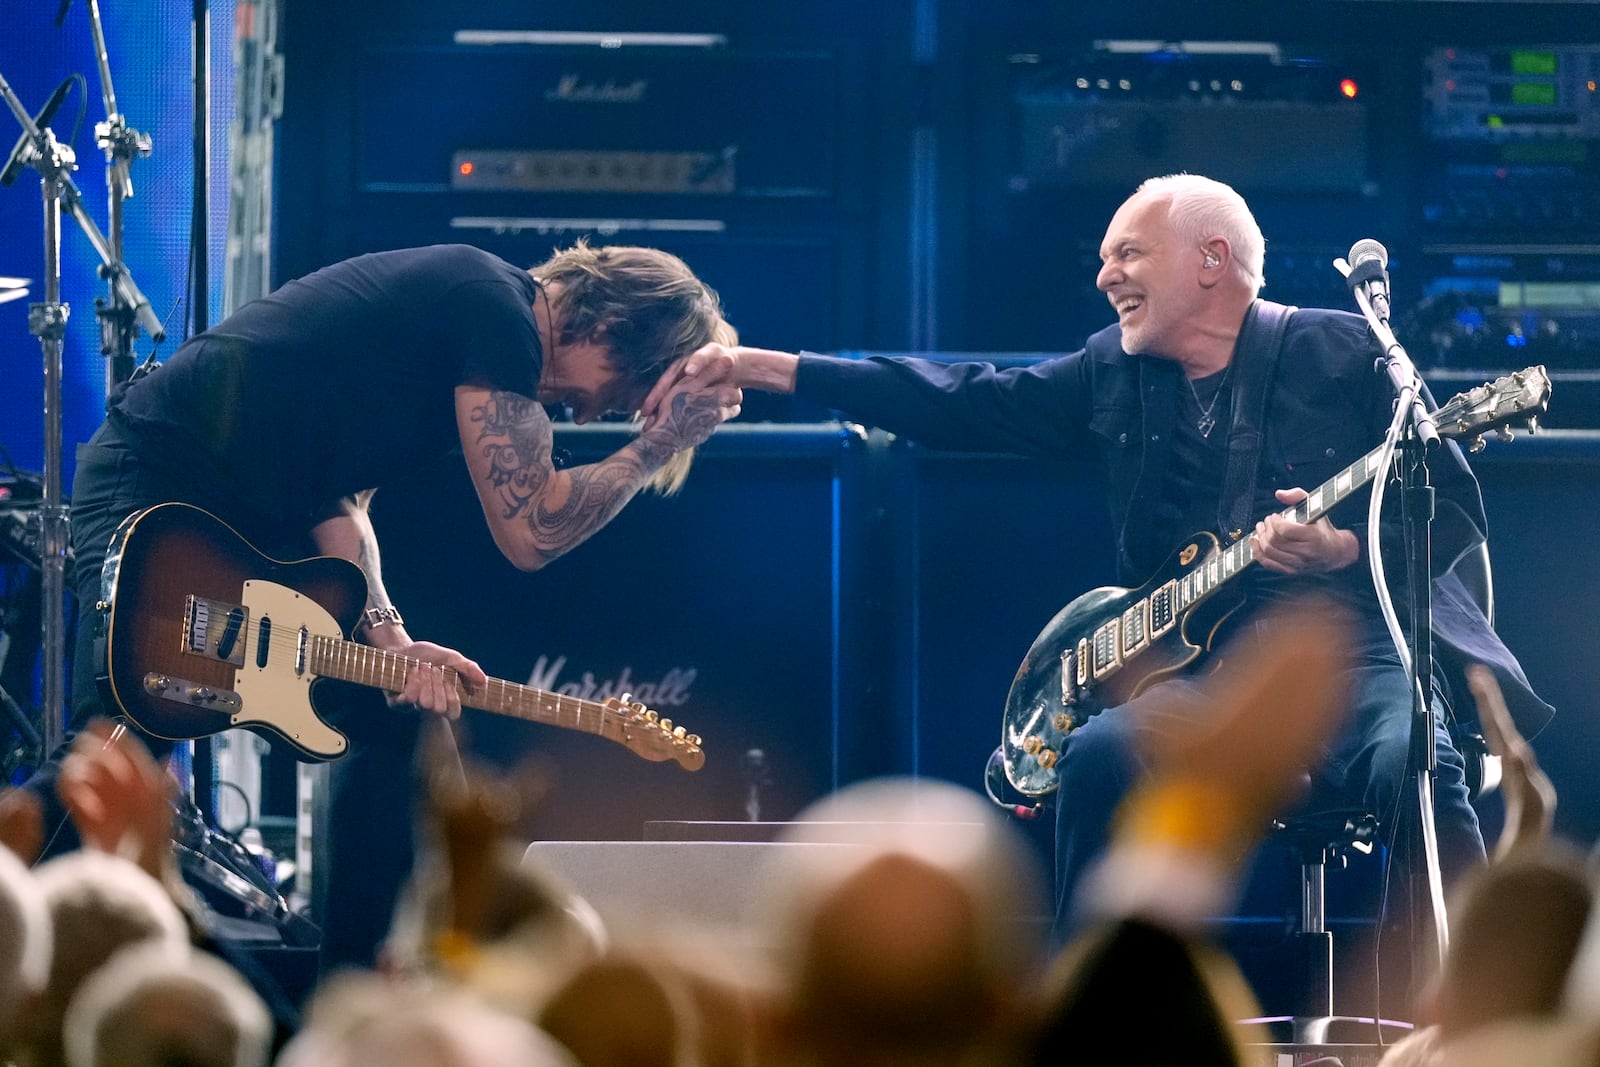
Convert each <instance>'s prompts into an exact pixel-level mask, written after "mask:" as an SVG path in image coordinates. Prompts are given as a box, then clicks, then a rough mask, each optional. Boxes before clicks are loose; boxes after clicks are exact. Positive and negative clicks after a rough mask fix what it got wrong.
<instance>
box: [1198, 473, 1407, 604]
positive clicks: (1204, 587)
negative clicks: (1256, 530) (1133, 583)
mask: <svg viewBox="0 0 1600 1067" xmlns="http://www.w3.org/2000/svg"><path fill="white" fill-rule="evenodd" d="M1382 461H1383V447H1382V446H1381V445H1380V446H1379V447H1377V448H1374V449H1373V450H1372V451H1371V452H1368V453H1367V454H1366V455H1364V456H1362V457H1361V458H1360V459H1358V460H1356V461H1355V462H1354V463H1352V464H1350V466H1348V467H1346V468H1345V469H1344V470H1342V471H1340V472H1339V473H1338V474H1335V475H1334V476H1333V477H1332V478H1330V479H1328V480H1327V481H1326V482H1323V483H1322V484H1321V485H1319V486H1317V487H1316V488H1315V489H1313V490H1311V492H1310V494H1309V495H1308V496H1307V497H1306V498H1305V499H1304V500H1302V501H1301V502H1300V503H1298V504H1295V505H1294V506H1293V507H1290V508H1285V509H1284V510H1283V511H1281V512H1279V514H1280V515H1281V516H1283V517H1284V518H1286V519H1289V520H1290V521H1292V522H1299V523H1306V522H1315V521H1316V520H1318V519H1320V518H1321V517H1322V516H1324V515H1326V514H1327V513H1328V512H1329V511H1332V510H1333V508H1334V506H1335V505H1337V504H1338V503H1339V502H1340V501H1342V500H1344V499H1345V498H1346V497H1348V496H1349V495H1350V494H1351V493H1354V492H1355V491H1356V490H1357V489H1360V488H1361V487H1362V486H1364V485H1366V484H1367V483H1368V482H1370V481H1372V479H1373V478H1375V477H1377V474H1378V470H1379V464H1381V463H1382ZM1255 560H1256V554H1255V550H1254V549H1253V548H1251V546H1250V538H1249V536H1244V537H1241V538H1239V540H1237V541H1235V542H1234V543H1233V544H1231V545H1229V546H1228V547H1227V548H1225V549H1223V550H1222V551H1220V552H1218V553H1216V555H1215V556H1214V557H1212V559H1211V561H1210V562H1209V563H1207V564H1206V565H1205V566H1203V567H1201V568H1199V569H1198V570H1196V571H1195V572H1194V574H1193V575H1192V578H1193V588H1192V592H1191V595H1190V596H1188V597H1184V598H1182V599H1183V600H1184V601H1185V606H1187V605H1190V604H1195V603H1198V602H1199V601H1201V600H1203V599H1204V598H1205V597H1207V596H1209V595H1210V594H1211V593H1213V592H1214V591H1216V590H1217V589H1218V588H1220V587H1221V586H1222V584H1223V583H1224V582H1226V581H1228V580H1229V579H1231V578H1233V577H1234V576H1235V575H1237V574H1238V573H1239V572H1240V571H1242V570H1244V569H1245V568H1246V567H1248V566H1249V565H1250V564H1252V563H1254V562H1255ZM1185 581H1188V579H1185Z"/></svg>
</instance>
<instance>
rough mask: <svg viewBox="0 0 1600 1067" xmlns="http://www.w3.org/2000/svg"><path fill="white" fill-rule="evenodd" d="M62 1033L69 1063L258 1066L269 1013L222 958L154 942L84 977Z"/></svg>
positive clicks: (264, 1053)
mask: <svg viewBox="0 0 1600 1067" xmlns="http://www.w3.org/2000/svg"><path fill="white" fill-rule="evenodd" d="M63 1034H64V1043H65V1050H66V1061H67V1064H68V1067H173V1065H175V1064H181V1065H183V1067H263V1065H264V1064H265V1063H266V1062H267V1060H268V1056H269V1054H270V1045H271V1041H272V1017H271V1015H270V1013H269V1012H268V1010H267V1006H266V1004H264V1003H263V1002H262V1000H261V998H260V997H259V996H257V995H256V993H255V991H254V990H253V989H251V988H250V986H249V984H248V983H247V982H245V980H244V978H243V977H242V976H241V975H240V974H239V973H238V972H237V971H235V970H234V969H233V968H232V967H230V966H228V965H227V964H226V963H223V962H222V961H221V960H219V959H217V958H216V957H214V956H208V955H206V954H205V953H202V952H182V953H175V952H173V951H172V950H171V948H170V947H169V946H168V945H166V944H163V943H160V942H156V943H151V944H141V945H135V946H133V947H131V948H127V949H123V950H122V951H121V952H118V953H117V954H116V955H115V956H113V957H112V958H111V959H110V960H109V961H108V962H107V963H106V964H105V966H103V967H101V968H100V969H99V970H97V971H95V972H94V973H93V974H91V975H90V976H89V977H88V978H87V979H85V980H84V983H83V986H82V988H81V989H79V991H78V993H77V995H75V996H74V997H73V998H72V1002H71V1003H70V1004H69V1005H68V1006H67V1013H66V1018H65V1022H64V1025H63Z"/></svg>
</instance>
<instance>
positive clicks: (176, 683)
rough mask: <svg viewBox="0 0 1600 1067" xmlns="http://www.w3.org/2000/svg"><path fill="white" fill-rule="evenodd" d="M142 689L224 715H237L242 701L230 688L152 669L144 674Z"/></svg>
mask: <svg viewBox="0 0 1600 1067" xmlns="http://www.w3.org/2000/svg"><path fill="white" fill-rule="evenodd" d="M144 691H145V692H146V693H149V694H150V695H151V696H154V697H160V698H161V699H162V700H171V701H174V702H175V703H178V704H187V705H189V706H190V707H196V708H206V709H207V710H209V711H216V712H221V713H223V714H226V715H237V714H238V713H239V709H240V708H241V707H243V706H244V702H243V701H242V700H240V699H239V694H238V693H235V692H234V691H233V690H231V689H218V688H216V687H215V686H210V685H201V684H200V683H198V682H191V681H189V680H188V679H186V678H173V677H171V676H169V675H165V674H157V673H155V672H154V671H152V672H150V673H149V674H147V675H145V676H144Z"/></svg>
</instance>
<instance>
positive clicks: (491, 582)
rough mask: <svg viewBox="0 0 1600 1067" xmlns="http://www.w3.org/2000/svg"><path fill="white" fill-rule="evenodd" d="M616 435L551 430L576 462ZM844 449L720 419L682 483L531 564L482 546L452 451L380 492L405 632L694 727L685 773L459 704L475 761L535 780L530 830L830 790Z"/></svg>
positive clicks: (634, 833) (756, 814) (794, 799)
mask: <svg viewBox="0 0 1600 1067" xmlns="http://www.w3.org/2000/svg"><path fill="white" fill-rule="evenodd" d="M630 436H631V431H628V430H627V429H625V428H623V427H618V426H614V425H609V426H608V425H605V424H597V425H592V426H587V427H576V428H569V427H562V428H560V429H559V430H558V433H557V439H556V443H557V447H559V448H564V449H567V450H568V451H569V452H570V453H571V459H572V462H574V463H582V462H587V461H590V460H593V459H596V458H599V457H600V456H603V455H608V454H610V453H611V452H612V451H614V450H615V449H616V448H618V447H620V446H621V444H622V443H624V442H625V441H626V440H628V439H629V438H630ZM860 452H861V444H860V439H859V438H858V437H856V436H855V435H852V434H849V433H847V432H845V431H843V430H842V429H841V427H839V426H838V425H837V424H823V425H814V426H806V427H791V426H784V427H778V426H731V427H725V428H724V429H723V430H722V431H721V432H719V433H718V434H717V435H716V436H715V437H713V438H712V440H711V441H710V442H708V443H707V445H706V446H704V447H703V448H702V450H701V453H700V455H698V456H697V457H696V462H695V469H694V471H693V472H692V473H691V474H690V476H689V480H688V483H687V484H686V485H685V487H684V489H683V490H682V492H681V493H680V494H679V495H678V496H676V497H674V498H661V497H656V496H652V495H650V494H643V495H641V496H640V497H638V498H636V499H635V500H634V501H633V502H632V503H631V504H629V506H628V507H626V508H625V509H624V510H623V512H622V513H621V515H620V516H619V517H618V518H617V519H615V520H614V521H612V522H611V523H610V524H609V525H607V526H606V527H605V528H603V529H602V530H600V531H599V532H598V533H597V534H596V535H595V536H594V537H592V538H591V539H590V540H588V541H587V542H585V543H584V544H582V545H580V546H579V547H577V548H576V549H574V550H572V551H571V552H570V553H568V554H567V555H566V556H564V557H562V558H561V559H560V560H558V561H556V562H555V563H553V564H552V565H550V566H549V567H547V568H545V569H543V570H540V571H537V572H535V573H532V574H522V573H519V572H517V571H516V570H514V569H513V568H512V567H511V566H510V564H508V563H506V562H505V561H504V560H503V559H502V558H501V556H500V554H499V552H498V551H497V550H496V549H495V547H494V545H493V544H492V542H491V541H490V539H489V535H488V532H487V530H486V529H485V528H484V524H483V522H482V520H481V519H480V518H479V517H478V512H479V505H478V502H477V499H476V497H475V496H474V495H473V492H472V488H471V486H470V485H469V483H468V479H467V477H466V472H465V470H464V469H463V468H462V467H461V461H460V460H459V459H457V460H455V461H454V462H453V463H451V464H446V465H441V466H440V467H439V469H437V470H433V471H430V472H427V473H426V475H425V476H423V477H421V478H419V479H418V481H417V483H416V484H415V485H413V486H408V487H394V488H389V489H386V490H385V491H384V492H382V493H379V494H378V496H377V498H376V499H375V501H374V505H373V508H374V521H375V523H376V524H377V526H378V532H379V538H380V541H381V543H382V544H383V550H384V573H385V576H386V582H387V584H388V587H389V591H390V592H391V594H392V595H393V597H394V599H395V602H396V603H397V604H400V605H402V606H403V610H404V611H405V613H406V618H407V621H408V624H409V626H410V628H411V630H412V632H413V633H414V634H415V635H416V636H418V637H419V638H425V639H428V640H433V641H437V642H440V643H442V644H446V645H450V646H452V647H455V648H459V649H461V650H462V651H463V652H464V653H466V654H467V655H469V656H471V657H473V658H474V659H476V660H477V661H478V662H479V663H480V664H481V665H482V666H483V668H484V670H486V671H487V672H488V673H489V674H490V675H491V676H493V677H498V678H505V679H508V680H511V681H517V682H524V683H528V684H531V685H533V686H534V687H536V688H539V689H544V690H551V691H555V692H558V693H562V694H567V695H571V696H576V697H580V698H583V699H587V700H604V699H605V698H606V697H608V696H620V695H621V694H623V693H629V694H631V695H632V697H633V699H635V700H638V701H640V702H642V703H644V704H646V705H648V706H649V707H651V708H652V709H653V710H655V711H657V712H658V713H659V714H660V715H662V716H664V717H666V718H670V719H672V720H673V721H674V723H675V724H677V725H681V726H683V727H684V728H685V729H686V730H687V731H688V732H691V733H695V734H699V735H700V736H701V737H702V739H703V742H704V750H705V754H706V758H705V765H704V767H703V768H702V769H700V770H699V771H697V772H694V773H690V772H688V771H685V770H682V769H680V768H679V767H678V766H677V765H676V764H675V763H673V762H671V761H667V762H649V761H647V760H645V759H641V758H640V757H639V756H638V755H635V754H634V753H633V752H631V751H629V750H628V749H626V748H624V747H622V746H620V745H617V744H613V743H611V742H609V741H606V740H603V739H601V738H599V737H595V736H593V735H590V734H587V733H583V732H579V731H575V730H561V729H556V728H553V727H548V726H542V725H538V724H532V723H527V722H522V721H520V720H516V719H508V718H502V717H499V716H494V715H490V714H488V713H482V712H474V711H468V712H466V713H465V714H464V716H463V719H462V724H461V725H462V729H463V732H464V734H465V736H466V749H467V751H468V754H469V755H470V756H471V757H472V758H476V759H479V760H484V761H488V762H491V763H493V764H496V765H500V766H510V765H514V764H516V763H517V762H518V761H519V760H521V759H522V758H524V757H529V758H532V759H533V760H535V761H536V762H537V763H538V764H539V765H540V766H541V767H542V768H544V769H545V770H546V771H547V772H548V775H549V780H550V783H551V786H552V788H551V789H550V791H549V793H548V796H547V798H546V800H545V802H544V803H543V805H542V807H541V808H540V810H539V811H538V812H537V813H536V815H535V818H534V821H533V823H532V825H531V826H530V827H528V830H529V832H530V836H532V837H534V838H538V839H545V840H551V839H566V840H607V839H609V840H624V841H626V840H634V841H637V840H639V839H640V838H641V837H642V835H643V829H644V824H645V822H646V821H648V820H652V819H678V820H744V819H762V820H782V819H788V818H791V817H792V816H793V815H794V814H795V813H796V812H797V811H799V810H800V809H801V808H802V807H804V806H805V805H806V804H808V803H810V802H811V801H813V800H815V799H817V798H818V797H820V796H822V795H824V794H825V793H827V792H829V791H830V790H831V789H832V788H833V787H834V785H835V784H836V771H835V760H836V755H835V745H836V731H837V729H838V718H839V715H840V704H841V701H842V700H847V699H850V698H849V697H847V696H844V695H842V694H844V693H845V687H844V686H843V685H841V681H840V678H841V674H840V672H841V669H848V664H847V663H845V662H844V660H845V658H846V657H847V656H848V655H850V654H852V653H851V652H850V651H848V650H846V649H844V648H843V646H842V644H841V641H840V634H841V632H847V631H848V629H849V627H850V626H851V625H853V623H852V620H850V619H848V618H845V617H844V616H845V615H847V614H848V613H849V612H851V611H852V610H854V606H853V604H852V602H851V601H850V599H849V598H847V597H841V596H840V595H839V593H838V581H839V575H840V573H841V570H840V568H841V566H842V565H843V564H842V557H843V556H844V555H846V554H847V553H849V552H850V551H851V549H850V548H849V546H847V545H844V544H842V543H841V540H840V538H841V533H840V530H841V525H842V524H843V523H844V522H845V521H847V520H846V519H844V518H843V517H842V516H841V515H840V511H839V508H840V501H841V496H840V494H839V492H838V488H839V486H840V484H841V483H848V482H849V481H850V480H851V478H852V477H853V471H854V470H855V468H856V467H857V466H858V463H859V454H860ZM852 688H853V687H852ZM752 752H759V753H760V754H761V755H760V756H759V757H752V756H751V755H750V753H752Z"/></svg>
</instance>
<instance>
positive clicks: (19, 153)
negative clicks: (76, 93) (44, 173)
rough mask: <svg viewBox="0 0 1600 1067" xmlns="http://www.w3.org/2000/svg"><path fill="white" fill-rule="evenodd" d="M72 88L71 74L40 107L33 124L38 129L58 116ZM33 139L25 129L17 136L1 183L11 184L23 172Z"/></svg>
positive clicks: (2, 172) (1, 174)
mask: <svg viewBox="0 0 1600 1067" xmlns="http://www.w3.org/2000/svg"><path fill="white" fill-rule="evenodd" d="M71 88H72V78H71V76H70V75H69V76H68V77H67V79H66V80H65V81H63V82H62V83H61V84H60V85H58V86H56V88H55V92H53V93H51V94H50V99H48V100H46V101H45V102H44V107H42V108H40V109H39V114H38V115H37V116H35V118H34V120H33V125H34V127H35V128H37V129H40V130H42V129H44V128H45V127H46V126H48V125H50V120H51V119H53V118H55V117H56V112H57V111H60V110H61V105H62V104H63V103H65V102H66V99H67V92H68V90H70V89H71ZM30 140H31V138H29V136H28V131H27V130H23V131H22V136H21V137H18V138H17V145H16V147H15V148H13V149H12V150H11V157H10V158H9V159H7V160H6V166H5V169H4V170H0V185H10V184H11V183H12V182H14V181H16V180H17V175H18V174H20V173H22V158H23V156H24V155H26V154H27V151H28V143H29V141H30Z"/></svg>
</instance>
